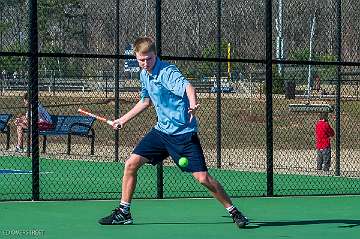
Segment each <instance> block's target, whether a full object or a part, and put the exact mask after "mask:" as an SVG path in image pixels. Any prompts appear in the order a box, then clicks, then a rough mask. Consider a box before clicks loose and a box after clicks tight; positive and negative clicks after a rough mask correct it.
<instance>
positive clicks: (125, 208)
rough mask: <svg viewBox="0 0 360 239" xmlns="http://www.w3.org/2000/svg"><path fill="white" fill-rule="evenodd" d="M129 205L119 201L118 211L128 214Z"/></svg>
mask: <svg viewBox="0 0 360 239" xmlns="http://www.w3.org/2000/svg"><path fill="white" fill-rule="evenodd" d="M130 206H131V203H128V202H124V201H121V202H120V209H121V210H122V211H123V213H129V211H130Z"/></svg>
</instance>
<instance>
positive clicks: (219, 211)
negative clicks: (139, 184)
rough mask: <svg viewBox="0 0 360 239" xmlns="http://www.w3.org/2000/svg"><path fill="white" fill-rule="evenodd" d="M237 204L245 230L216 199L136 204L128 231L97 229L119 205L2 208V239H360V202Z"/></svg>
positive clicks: (304, 200) (49, 204)
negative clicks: (248, 221) (246, 219)
mask: <svg viewBox="0 0 360 239" xmlns="http://www.w3.org/2000/svg"><path fill="white" fill-rule="evenodd" d="M235 203H236V204H237V205H239V206H240V207H241V208H242V209H243V210H244V211H245V212H246V214H247V215H248V216H249V218H250V219H251V224H250V225H249V226H248V227H247V228H246V229H242V230H241V229H238V228H236V227H235V226H234V224H233V223H232V222H231V219H230V218H229V217H228V216H227V213H226V212H225V210H224V209H223V208H222V207H221V206H220V205H219V204H218V203H217V202H216V201H215V200H213V199H174V200H145V199H139V200H134V201H133V206H132V214H133V217H134V223H135V224H134V225H126V226H124V225H114V226H102V225H99V224H97V220H98V219H99V218H100V217H103V216H105V215H107V214H108V213H110V211H111V209H113V207H115V206H116V205H117V204H118V201H62V202H60V201H56V202H15V201H14V202H1V203H0V215H1V217H0V238H77V239H80V238H86V239H92V238H94V239H95V238H132V239H137V238H157V239H168V238H174V239H176V238H179V239H180V238H181V239H183V238H194V239H198V238H203V239H205V238H224V239H225V238H293V239H300V238H301V239H303V238H307V239H312V238H327V239H332V238H333V239H338V238H344V239H345V238H346V239H352V238H353V239H355V238H359V235H360V207H359V205H360V197H358V196H345V197H293V198H290V197H287V198H242V199H236V200H235ZM31 232H34V233H33V234H35V233H37V234H36V236H34V235H29V233H31ZM20 233H22V234H21V235H19V234H20ZM26 233H28V234H26ZM16 234H17V236H16Z"/></svg>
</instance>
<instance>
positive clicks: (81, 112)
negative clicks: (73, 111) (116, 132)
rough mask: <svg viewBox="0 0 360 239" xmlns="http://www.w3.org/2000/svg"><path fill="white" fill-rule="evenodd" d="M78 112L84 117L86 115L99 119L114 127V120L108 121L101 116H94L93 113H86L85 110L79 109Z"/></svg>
mask: <svg viewBox="0 0 360 239" xmlns="http://www.w3.org/2000/svg"><path fill="white" fill-rule="evenodd" d="M78 112H79V113H80V114H82V115H86V116H90V117H93V118H95V119H97V120H100V121H102V122H105V123H107V124H109V125H111V126H112V125H113V123H114V122H113V121H112V120H108V119H106V118H105V117H102V116H99V115H96V114H93V113H90V112H89V111H86V110H83V109H80V108H79V109H78Z"/></svg>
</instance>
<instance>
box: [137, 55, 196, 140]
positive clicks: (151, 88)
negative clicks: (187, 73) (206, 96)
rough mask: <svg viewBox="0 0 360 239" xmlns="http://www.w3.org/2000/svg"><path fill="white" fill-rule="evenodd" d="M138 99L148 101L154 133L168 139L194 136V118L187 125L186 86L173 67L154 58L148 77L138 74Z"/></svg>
mask: <svg viewBox="0 0 360 239" xmlns="http://www.w3.org/2000/svg"><path fill="white" fill-rule="evenodd" d="M140 81H141V98H142V99H143V98H149V97H150V99H151V101H152V103H153V105H154V106H155V110H156V114H157V118H158V122H157V123H156V126H155V129H157V130H160V131H161V132H164V133H166V134H169V135H179V134H184V133H189V132H197V122H196V119H195V117H193V119H192V120H191V122H190V115H189V113H188V110H189V99H188V98H187V95H186V92H185V89H186V86H187V85H188V84H189V82H188V81H187V79H186V78H185V77H184V76H183V75H182V74H181V72H180V71H179V69H178V68H177V67H176V66H175V65H171V64H169V63H167V62H164V61H161V60H160V59H159V58H156V63H155V66H154V68H153V70H152V73H151V74H149V73H148V72H147V71H146V70H142V71H141V72H140Z"/></svg>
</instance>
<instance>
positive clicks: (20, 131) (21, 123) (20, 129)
mask: <svg viewBox="0 0 360 239" xmlns="http://www.w3.org/2000/svg"><path fill="white" fill-rule="evenodd" d="M23 100H24V104H25V106H26V107H28V104H29V95H28V94H27V93H25V94H24V97H23ZM38 112H39V121H38V127H39V130H50V129H52V128H53V127H54V125H53V122H52V120H51V116H50V114H49V112H48V111H47V110H46V108H45V107H44V106H43V105H42V104H41V103H39V104H38ZM15 125H16V131H17V135H18V137H17V144H16V146H15V151H16V152H19V153H22V152H24V130H25V129H27V128H28V117H27V114H26V115H23V116H20V117H18V118H16V120H15Z"/></svg>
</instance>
